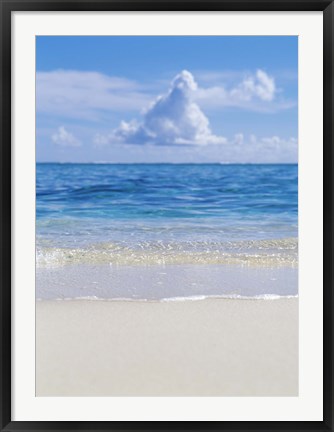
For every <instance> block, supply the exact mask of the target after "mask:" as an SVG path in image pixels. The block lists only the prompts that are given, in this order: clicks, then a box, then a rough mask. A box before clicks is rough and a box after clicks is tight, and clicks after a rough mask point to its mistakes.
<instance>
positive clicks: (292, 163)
mask: <svg viewBox="0 0 334 432" xmlns="http://www.w3.org/2000/svg"><path fill="white" fill-rule="evenodd" d="M36 164H59V165H65V164H68V165H70V164H71V165H298V162H59V161H47V162H45V161H43V162H38V161H36Z"/></svg>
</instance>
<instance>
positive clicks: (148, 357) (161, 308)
mask: <svg viewBox="0 0 334 432" xmlns="http://www.w3.org/2000/svg"><path fill="white" fill-rule="evenodd" d="M36 395H37V396H298V37H295V36H240V37H239V36H96V37H91V36H89V37H88V36H37V37H36Z"/></svg>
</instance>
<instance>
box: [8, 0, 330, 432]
mask: <svg viewBox="0 0 334 432" xmlns="http://www.w3.org/2000/svg"><path fill="white" fill-rule="evenodd" d="M151 10H154V11H270V12H272V11H322V12H323V24H324V34H323V36H324V38H323V42H324V43H323V55H324V57H323V58H324V65H323V66H324V69H323V70H324V89H323V108H324V117H323V128H324V141H323V154H324V159H323V169H324V176H323V182H324V197H323V198H324V209H323V210H324V221H323V222H324V231H323V234H324V251H323V252H324V261H323V269H324V285H323V294H324V303H323V312H324V321H323V329H324V333H323V334H324V340H323V344H324V351H323V367H324V376H323V401H324V404H323V421H319V422H306V421H305V422H303V421H301V422H285V421H284V422H279V421H277V422H276V421H269V422H268V421H256V422H251V421H250V422H245V421H243V422H238V421H236V422H231V421H226V422H174V421H172V422H126V421H124V422H107V421H101V422H94V421H88V422H84V421H70V422H66V421H55V422H52V421H33V422H30V421H11V398H12V395H11V253H12V249H11V235H12V233H11V216H12V213H11V13H12V12H14V11H151ZM0 18H1V25H0V27H1V41H0V42H1V59H2V64H1V92H0V94H1V116H0V122H1V123H0V125H1V146H0V152H1V153H0V161H1V180H0V191H1V200H0V206H1V207H0V210H1V212H0V214H1V231H0V238H1V248H0V258H1V259H0V275H1V290H0V302H1V331H0V349H1V357H0V362H1V364H0V367H1V374H0V377H1V383H0V395H1V408H0V411H1V412H0V425H1V431H19V430H20V431H35V430H36V431H37V430H53V431H72V430H85V431H95V430H96V431H98V430H101V431H102V430H111V431H117V430H187V429H188V430H191V429H194V430H224V431H229V430H231V431H232V430H233V431H249V430H259V431H267V432H269V431H297V430H298V431H301V430H305V431H309V430H310V431H311V430H312V431H333V430H334V422H333V411H334V410H333V409H334V401H333V310H334V304H333V229H332V221H333V210H332V207H333V172H334V157H333V150H332V146H333V128H334V118H333V96H334V88H333V73H334V68H333V66H334V64H333V62H334V55H333V50H334V44H333V27H334V5H333V0H330V1H329V0H294V1H291V0H206V1H203V0H183V1H180V0H169V1H166V0H96V1H92V0H76V1H66V0H58V1H54V0H35V1H31V0H21V1H15V0H0Z"/></svg>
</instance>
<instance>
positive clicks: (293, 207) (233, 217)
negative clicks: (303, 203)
mask: <svg viewBox="0 0 334 432" xmlns="http://www.w3.org/2000/svg"><path fill="white" fill-rule="evenodd" d="M297 267H298V165H295V164H286V165H284V164H277V165H253V164H252V165H247V164H246V165H232V164H231V165H224V164H52V163H43V164H37V167H36V297H37V298H38V299H70V298H91V299H109V300H115V299H126V300H166V301H167V300H168V301H172V300H178V299H202V298H206V297H227V298H240V299H242V298H254V299H258V298H264V299H266V298H268V299H272V298H280V297H282V296H296V295H297V294H298V277H297V272H298V268H297Z"/></svg>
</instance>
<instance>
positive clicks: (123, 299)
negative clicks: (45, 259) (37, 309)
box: [36, 294, 298, 303]
mask: <svg viewBox="0 0 334 432" xmlns="http://www.w3.org/2000/svg"><path fill="white" fill-rule="evenodd" d="M292 298H298V295H286V296H284V295H282V296H280V295H277V294H262V295H256V296H241V295H233V294H231V295H207V296H206V295H197V296H188V297H184V296H179V297H166V298H162V299H142V298H138V299H136V298H126V297H119V298H102V297H101V298H100V297H97V296H83V297H73V298H71V297H64V298H56V299H54V300H55V301H59V302H62V301H103V302H140V303H173V302H187V301H202V300H284V299H292ZM43 300H44V299H42V298H37V299H36V301H43Z"/></svg>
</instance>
